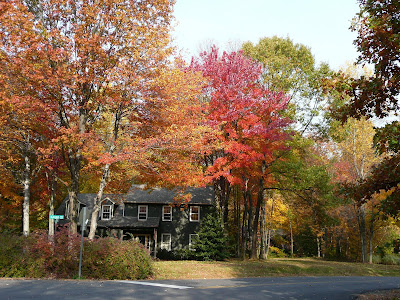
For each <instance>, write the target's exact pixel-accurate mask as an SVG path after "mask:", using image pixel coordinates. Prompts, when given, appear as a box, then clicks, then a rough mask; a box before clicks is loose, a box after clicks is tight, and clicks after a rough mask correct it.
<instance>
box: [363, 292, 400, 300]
mask: <svg viewBox="0 0 400 300" xmlns="http://www.w3.org/2000/svg"><path fill="white" fill-rule="evenodd" d="M397 299H400V290H391V291H378V292H373V293H368V294H363V295H360V296H358V297H357V300H397Z"/></svg>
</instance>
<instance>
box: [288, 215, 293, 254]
mask: <svg viewBox="0 0 400 300" xmlns="http://www.w3.org/2000/svg"><path fill="white" fill-rule="evenodd" d="M288 218H289V228H290V256H291V257H293V253H294V252H293V250H294V247H293V228H292V218H291V217H290V211H289V210H288Z"/></svg>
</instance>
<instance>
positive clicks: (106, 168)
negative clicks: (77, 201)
mask: <svg viewBox="0 0 400 300" xmlns="http://www.w3.org/2000/svg"><path fill="white" fill-rule="evenodd" d="M109 172H110V164H106V165H105V166H104V169H103V175H102V177H101V181H100V186H99V191H98V192H97V195H96V198H95V199H94V205H93V211H92V215H91V218H90V231H89V235H88V238H89V239H90V240H93V239H94V236H95V234H96V229H97V219H98V217H99V211H100V208H101V201H102V199H103V192H104V188H105V187H106V185H107V179H108V177H109V174H110V173H109ZM81 226H82V224H81Z"/></svg>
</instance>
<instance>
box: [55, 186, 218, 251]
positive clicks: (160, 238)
mask: <svg viewBox="0 0 400 300" xmlns="http://www.w3.org/2000/svg"><path fill="white" fill-rule="evenodd" d="M186 193H190V194H191V195H192V197H191V200H190V201H189V202H188V203H186V204H185V205H177V204H176V201H175V200H174V197H175V196H176V195H177V193H176V191H171V190H167V189H162V188H157V189H152V190H144V189H143V186H140V185H134V186H132V188H131V189H130V190H129V192H128V193H127V194H124V195H122V194H105V195H104V196H103V201H102V205H101V210H100V212H99V217H98V226H97V232H96V234H97V235H98V236H107V235H112V236H116V237H118V238H121V239H131V238H136V239H138V240H140V242H141V243H142V244H144V245H145V246H146V247H147V248H148V249H149V250H150V251H151V253H152V254H153V255H154V256H155V255H156V254H157V251H159V250H160V249H165V250H168V251H172V250H177V249H184V248H190V247H191V244H192V241H193V239H194V238H195V236H196V234H195V232H196V231H197V230H198V229H199V226H200V223H201V220H202V219H203V218H204V216H205V215H206V214H207V213H208V212H209V211H210V209H211V207H212V201H213V198H214V192H213V188H212V187H205V188H189V189H187V190H186ZM95 197H96V194H79V195H78V202H79V203H78V204H79V205H78V209H79V212H80V211H81V209H82V207H87V211H88V215H89V222H90V216H91V213H92V209H93V199H94V198H95ZM57 214H60V215H64V216H65V220H66V221H67V222H68V198H67V199H66V200H64V202H63V203H62V204H61V206H60V207H59V209H58V210H57ZM78 225H80V224H78ZM88 225H90V223H89V224H88Z"/></svg>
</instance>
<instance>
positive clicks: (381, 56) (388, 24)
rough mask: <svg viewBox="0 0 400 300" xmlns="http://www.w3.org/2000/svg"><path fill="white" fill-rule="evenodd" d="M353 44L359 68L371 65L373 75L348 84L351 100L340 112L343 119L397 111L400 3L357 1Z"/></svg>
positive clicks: (399, 73)
mask: <svg viewBox="0 0 400 300" xmlns="http://www.w3.org/2000/svg"><path fill="white" fill-rule="evenodd" d="M358 2H359V4H360V13H359V14H358V15H357V16H356V18H355V21H354V25H353V26H352V30H353V31H357V33H358V36H357V39H356V40H355V41H354V44H355V45H356V47H357V50H358V51H359V53H360V56H359V58H358V63H359V64H365V63H369V64H373V65H374V75H373V76H363V77H361V78H359V79H357V80H354V81H353V82H352V83H351V89H350V90H349V92H350V94H351V95H352V96H353V98H352V100H351V101H350V103H349V104H348V105H346V106H345V107H343V108H342V112H344V113H345V114H346V115H352V116H355V117H357V116H360V115H366V116H368V117H373V116H377V117H384V116H387V115H388V114H389V113H390V112H391V111H397V109H398V103H397V102H398V101H397V98H396V97H397V95H399V92H400V83H399V82H400V80H399V79H400V66H399V64H398V63H399V60H400V40H399V32H400V16H399V14H398V12H399V10H400V3H399V2H398V1H396V0H382V1H373V0H359V1H358Z"/></svg>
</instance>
